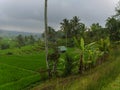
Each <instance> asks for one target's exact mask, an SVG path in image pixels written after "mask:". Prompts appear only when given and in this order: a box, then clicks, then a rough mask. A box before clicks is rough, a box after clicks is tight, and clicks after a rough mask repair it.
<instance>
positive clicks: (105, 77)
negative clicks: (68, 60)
mask: <svg viewBox="0 0 120 90" xmlns="http://www.w3.org/2000/svg"><path fill="white" fill-rule="evenodd" d="M119 55H120V49H116V50H115V51H113V53H112V54H111V58H109V61H107V62H105V63H103V64H102V65H100V66H98V67H96V68H94V69H92V70H91V71H89V72H86V73H85V74H83V75H82V76H79V75H78V76H70V77H67V78H62V79H59V78H58V79H57V80H56V79H55V80H50V81H46V82H45V83H43V84H40V85H39V86H37V87H35V88H33V89H32V90H101V89H104V87H107V85H108V84H109V83H110V82H112V81H114V80H115V79H116V77H117V76H118V75H119V74H120V67H119V65H120V56H119ZM106 90H107V89H106ZM108 90H109V89H108ZM110 90H111V89H110Z"/></svg>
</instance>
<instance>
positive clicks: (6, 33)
mask: <svg viewBox="0 0 120 90" xmlns="http://www.w3.org/2000/svg"><path fill="white" fill-rule="evenodd" d="M20 34H21V35H23V36H29V35H33V36H35V37H38V38H41V36H42V35H41V33H30V32H18V31H7V30H0V37H8V38H10V37H11V38H12V37H16V36H18V35H20Z"/></svg>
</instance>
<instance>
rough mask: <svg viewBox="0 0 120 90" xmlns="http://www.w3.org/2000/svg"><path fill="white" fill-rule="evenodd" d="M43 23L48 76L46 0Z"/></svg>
mask: <svg viewBox="0 0 120 90" xmlns="http://www.w3.org/2000/svg"><path fill="white" fill-rule="evenodd" d="M44 21H45V22H44V23H45V52H46V66H47V70H48V76H49V77H50V67H49V62H48V40H47V31H48V30H47V27H48V24H47V0H45V8H44Z"/></svg>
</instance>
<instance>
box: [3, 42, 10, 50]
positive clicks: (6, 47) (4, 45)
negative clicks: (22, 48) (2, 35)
mask: <svg viewBox="0 0 120 90" xmlns="http://www.w3.org/2000/svg"><path fill="white" fill-rule="evenodd" d="M8 48H10V45H9V44H6V43H4V44H1V49H2V50H4V49H8Z"/></svg>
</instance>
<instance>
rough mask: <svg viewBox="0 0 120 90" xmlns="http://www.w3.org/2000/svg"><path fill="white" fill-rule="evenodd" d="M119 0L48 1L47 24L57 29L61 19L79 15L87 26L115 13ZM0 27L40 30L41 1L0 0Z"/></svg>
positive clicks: (17, 29)
mask: <svg viewBox="0 0 120 90" xmlns="http://www.w3.org/2000/svg"><path fill="white" fill-rule="evenodd" d="M118 1H119V0H48V23H49V25H50V26H52V27H53V28H55V29H56V30H58V29H59V23H60V22H61V21H62V20H63V19H64V18H68V19H71V18H72V17H73V16H79V18H80V19H81V22H83V23H85V24H86V25H87V26H90V25H91V24H92V23H97V22H99V23H100V24H101V25H102V26H104V24H105V20H106V19H107V18H108V17H110V16H111V15H114V14H115V7H116V4H117V2H118ZM0 29H4V30H12V31H13V30H16V31H27V32H42V31H43V30H44V0H0Z"/></svg>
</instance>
